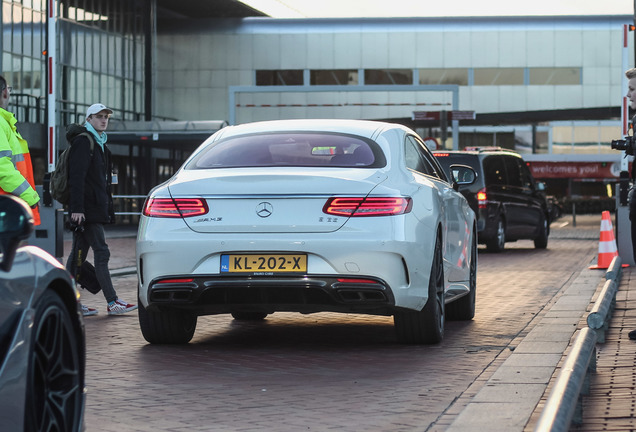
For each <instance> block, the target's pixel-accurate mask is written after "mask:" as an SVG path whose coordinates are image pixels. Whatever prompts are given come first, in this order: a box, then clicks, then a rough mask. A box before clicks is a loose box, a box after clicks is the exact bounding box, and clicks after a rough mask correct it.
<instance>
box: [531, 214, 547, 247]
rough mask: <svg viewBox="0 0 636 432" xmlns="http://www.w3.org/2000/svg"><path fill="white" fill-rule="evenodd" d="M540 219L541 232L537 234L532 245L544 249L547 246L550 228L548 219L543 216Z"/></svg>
mask: <svg viewBox="0 0 636 432" xmlns="http://www.w3.org/2000/svg"><path fill="white" fill-rule="evenodd" d="M542 219H543V220H542V221H541V228H540V229H541V232H540V233H539V236H538V237H537V238H535V239H534V247H535V248H536V249H545V248H547V247H548V235H549V234H550V228H549V227H548V219H547V218H546V217H545V216H543V218H542Z"/></svg>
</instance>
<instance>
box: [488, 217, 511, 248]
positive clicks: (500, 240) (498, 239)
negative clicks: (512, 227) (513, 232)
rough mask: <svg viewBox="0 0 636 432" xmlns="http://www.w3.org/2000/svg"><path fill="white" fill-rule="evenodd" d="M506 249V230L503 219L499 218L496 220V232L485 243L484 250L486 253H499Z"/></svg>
mask: <svg viewBox="0 0 636 432" xmlns="http://www.w3.org/2000/svg"><path fill="white" fill-rule="evenodd" d="M505 247H506V228H505V225H504V221H503V218H502V217H501V216H499V217H498V218H497V232H496V235H495V237H494V238H492V239H490V240H488V242H486V249H488V252H501V251H503V250H504V248H505Z"/></svg>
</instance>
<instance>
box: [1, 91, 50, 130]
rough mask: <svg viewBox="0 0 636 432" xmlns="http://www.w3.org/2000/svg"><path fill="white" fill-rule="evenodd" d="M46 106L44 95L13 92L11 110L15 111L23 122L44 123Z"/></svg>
mask: <svg viewBox="0 0 636 432" xmlns="http://www.w3.org/2000/svg"><path fill="white" fill-rule="evenodd" d="M44 108H45V99H44V98H43V97H40V96H33V95H30V94H27V93H11V99H9V111H11V112H13V114H14V115H15V117H16V118H17V119H19V120H20V122H21V123H43V122H44Z"/></svg>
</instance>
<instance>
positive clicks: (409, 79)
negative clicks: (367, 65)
mask: <svg viewBox="0 0 636 432" xmlns="http://www.w3.org/2000/svg"><path fill="white" fill-rule="evenodd" d="M364 83H365V84H389V85H390V84H413V70H411V69H366V70H365V71H364Z"/></svg>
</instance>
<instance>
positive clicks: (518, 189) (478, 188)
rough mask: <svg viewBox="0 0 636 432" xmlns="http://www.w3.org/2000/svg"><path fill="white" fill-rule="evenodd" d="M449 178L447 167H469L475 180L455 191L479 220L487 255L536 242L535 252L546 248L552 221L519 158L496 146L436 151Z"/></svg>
mask: <svg viewBox="0 0 636 432" xmlns="http://www.w3.org/2000/svg"><path fill="white" fill-rule="evenodd" d="M433 154H434V155H435V156H436V157H437V160H438V161H439V163H440V165H442V167H443V168H444V169H445V170H446V173H447V174H448V175H449V176H450V175H451V174H452V173H451V172H450V166H451V165H454V164H462V165H468V166H470V167H472V168H473V169H474V170H475V171H476V172H477V180H476V181H475V183H473V184H471V185H468V186H460V188H459V191H460V192H461V193H462V194H463V195H464V196H465V197H466V199H467V200H468V203H469V204H470V206H471V208H472V209H473V210H474V211H475V214H476V215H477V232H478V239H479V243H481V244H485V245H486V247H487V249H488V250H489V251H491V252H501V251H502V250H503V249H504V246H505V242H510V241H516V240H521V239H529V240H534V246H535V247H536V248H537V249H545V248H546V247H547V246H548V235H549V234H550V219H549V215H548V209H547V204H546V198H545V193H544V190H545V185H544V184H543V183H537V182H535V181H534V178H532V174H531V173H530V170H529V169H528V167H527V165H526V163H525V162H524V160H523V159H522V158H521V156H519V154H517V153H515V152H513V151H510V150H505V149H502V148H499V147H494V148H493V147H491V148H475V149H470V150H464V151H443V150H439V151H435V152H433Z"/></svg>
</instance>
